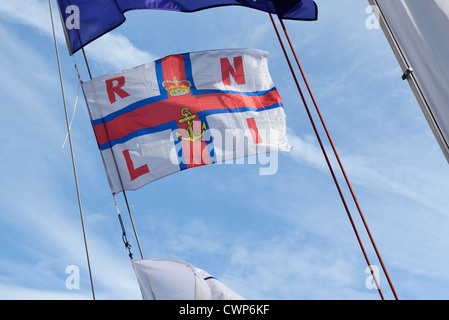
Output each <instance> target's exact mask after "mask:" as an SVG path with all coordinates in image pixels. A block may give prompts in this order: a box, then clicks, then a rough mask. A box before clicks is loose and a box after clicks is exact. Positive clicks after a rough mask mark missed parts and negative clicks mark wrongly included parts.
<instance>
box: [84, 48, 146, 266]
mask: <svg viewBox="0 0 449 320" xmlns="http://www.w3.org/2000/svg"><path fill="white" fill-rule="evenodd" d="M81 50H82V53H83V57H84V61H85V62H86V67H87V71H88V73H89V78H90V80H92V79H93V78H92V73H91V71H90V67H89V62H88V61H87V56H86V52H85V51H84V47H83V48H81ZM106 134H108V133H107V132H106ZM111 153H112V157H113V159H114V163H115V165H116V167H117V168H118V166H117V161H116V159H115V155H114V152H113V151H112V150H111ZM117 174H118V175H119V179H120V184H121V186H122V192H123V198H124V200H125V204H126V207H127V209H128V213H129V218H130V220H131V224H132V227H133V231H134V236H135V238H136V242H137V246H138V247H139V252H140V256H141V258H142V259H143V258H144V257H143V252H142V247H141V245H140V241H139V236H138V235H137V229H136V226H135V224H134V219H133V216H132V214H131V208H130V205H129V202H128V197H127V196H126V192H125V188H124V187H123V183H122V178H121V176H120V172H119V171H118V169H117ZM112 196H113V197H114V202H115V206H116V209H117V214H118V217H119V221H120V225H121V227H122V231H123V233H124V235H126V233H125V231H124V227H123V221H122V218H121V215H120V212H119V210H118V206H117V200H116V198H115V194H113V195H112ZM124 243H125V247H126V248H127V249H128V250H129V248H130V245H129V242H128V241H127V240H126V241H125V239H124ZM130 257H132V254H131V252H130ZM131 260H132V258H131Z"/></svg>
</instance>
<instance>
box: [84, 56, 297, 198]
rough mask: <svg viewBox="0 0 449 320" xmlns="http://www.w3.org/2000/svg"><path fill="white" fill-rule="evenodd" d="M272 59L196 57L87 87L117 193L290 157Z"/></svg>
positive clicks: (166, 61) (176, 59)
mask: <svg viewBox="0 0 449 320" xmlns="http://www.w3.org/2000/svg"><path fill="white" fill-rule="evenodd" d="M267 56H268V53H267V52H265V51H260V50H255V49H244V50H243V49H228V50H212V51H201V52H192V53H185V54H178V55H171V56H167V57H165V58H162V59H159V60H156V61H154V62H151V63H147V64H144V65H141V66H138V67H135V68H133V69H128V70H124V71H121V72H117V73H112V74H108V75H104V76H100V77H97V78H95V79H93V80H91V81H88V82H84V83H83V84H82V87H83V91H84V95H85V98H86V102H87V106H88V109H89V113H90V116H91V120H92V126H93V129H94V132H95V137H96V139H97V143H98V146H99V148H100V152H101V155H102V158H103V163H104V166H105V169H106V173H107V176H108V180H109V184H110V187H111V190H112V192H113V193H114V194H115V193H118V192H120V191H122V190H136V189H138V188H140V187H142V186H143V185H145V184H147V183H149V182H152V181H154V180H157V179H159V178H162V177H164V176H167V175H169V174H172V173H175V172H178V171H181V170H184V169H188V168H192V167H196V166H202V165H206V164H212V163H220V162H223V161H227V160H231V159H236V158H240V157H247V156H251V155H258V154H264V153H270V152H278V151H289V150H290V148H291V147H290V146H289V144H288V141H287V137H286V123H285V114H284V109H283V105H282V100H281V98H280V96H279V93H278V91H277V90H276V88H275V86H274V84H273V81H272V79H271V76H270V74H269V71H268V63H267Z"/></svg>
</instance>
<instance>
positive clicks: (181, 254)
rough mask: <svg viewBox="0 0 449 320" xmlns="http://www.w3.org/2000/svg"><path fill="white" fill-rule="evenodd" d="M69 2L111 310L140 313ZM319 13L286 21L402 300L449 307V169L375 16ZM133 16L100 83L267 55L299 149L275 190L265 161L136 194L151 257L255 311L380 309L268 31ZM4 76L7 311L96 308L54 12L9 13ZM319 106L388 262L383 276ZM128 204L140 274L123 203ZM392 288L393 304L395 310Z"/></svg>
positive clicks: (279, 173)
mask: <svg viewBox="0 0 449 320" xmlns="http://www.w3.org/2000/svg"><path fill="white" fill-rule="evenodd" d="M52 3H53V10H54V14H55V22H56V29H57V39H58V48H59V55H60V59H61V68H62V74H63V81H64V88H65V97H66V100H67V109H68V116H69V118H70V119H71V118H72V115H73V123H72V126H71V134H72V142H73V150H74V158H75V164H76V172H77V179H78V184H79V190H80V199H81V207H82V211H83V219H84V225H85V233H86V239H87V247H88V251H89V262H90V266H91V271H92V283H93V287H94V290H95V297H96V299H97V300H130V299H132V300H134V299H136V300H139V299H141V293H140V289H139V286H138V283H137V279H136V276H135V273H134V270H133V267H132V264H131V261H130V259H129V257H128V251H127V250H126V248H125V246H124V245H123V242H122V237H121V235H122V234H121V228H120V223H119V220H118V218H117V211H116V208H115V204H114V198H113V196H112V194H111V191H110V189H109V185H108V182H107V178H106V174H105V171H104V167H103V164H102V161H101V156H100V153H99V150H98V148H97V145H96V141H95V137H94V135H93V130H92V127H91V125H90V120H89V115H88V113H87V108H86V104H85V101H84V97H83V95H82V92H81V91H80V90H78V89H79V87H78V76H77V73H76V70H75V64H76V65H77V67H78V69H79V72H80V76H81V79H82V80H83V81H87V80H88V74H87V71H86V65H85V62H84V59H83V56H82V55H81V54H79V53H76V54H75V55H74V56H69V54H68V51H67V47H66V44H65V40H64V37H63V34H62V27H61V25H60V20H59V17H58V16H57V15H56V12H55V11H56V6H55V5H56V2H55V1H53V2H52ZM316 3H317V5H318V7H319V19H318V21H315V22H303V21H286V26H287V30H288V32H289V35H290V38H291V40H292V42H293V45H294V47H295V50H296V52H297V54H298V57H299V59H300V61H301V64H302V66H303V68H304V71H305V73H306V75H307V79H308V81H309V84H310V86H311V88H312V91H313V94H314V96H315V98H316V101H317V102H318V105H319V107H320V110H321V113H322V115H323V118H324V120H325V122H326V125H327V128H328V130H329V132H330V134H331V136H332V139H333V142H334V144H335V146H336V148H337V150H338V154H339V155H340V158H341V160H342V163H343V165H344V168H345V170H346V173H347V175H348V177H349V180H350V181H351V184H352V187H353V189H354V192H355V194H356V196H357V199H358V202H359V204H360V207H361V209H362V212H363V214H364V217H365V219H366V221H367V224H368V226H369V228H370V231H371V234H372V236H373V238H374V240H375V243H376V245H377V248H378V250H379V253H380V255H381V257H382V260H383V262H384V264H385V267H386V269H387V272H388V274H389V276H390V279H391V281H392V283H393V285H394V288H395V290H396V293H397V295H398V297H399V299H401V300H416V299H418V300H427V299H447V298H449V294H448V291H447V287H448V286H449V275H448V273H447V270H448V268H449V256H448V254H447V247H448V246H449V235H448V233H447V229H448V227H449V210H448V207H449V197H447V190H449V166H448V162H447V160H446V159H445V157H444V155H443V153H442V151H441V149H440V147H439V146H438V143H437V141H436V140H435V138H434V136H433V134H432V132H431V130H430V127H429V126H428V124H427V122H426V120H425V118H424V115H423V113H422V111H421V109H420V107H419V105H418V103H417V101H416V99H415V97H414V95H413V93H412V91H411V89H410V87H409V85H408V83H407V82H406V81H403V80H402V79H401V76H402V71H401V70H400V68H399V65H398V63H397V61H396V59H395V57H394V55H393V52H392V50H391V48H390V47H389V45H388V43H387V40H386V39H385V37H384V34H383V32H382V31H381V29H379V28H378V27H377V25H376V24H375V23H374V21H373V19H372V12H371V10H370V8H369V6H368V2H367V1H360V0H345V1H332V0H316ZM126 17H127V21H126V22H125V23H124V24H122V25H121V26H120V27H119V28H117V29H115V30H114V31H112V32H110V33H108V34H107V35H105V36H103V37H101V38H100V39H98V40H97V41H95V42H93V43H91V44H89V45H88V46H87V47H86V56H87V59H88V63H89V65H90V68H91V71H92V73H93V75H94V76H100V75H103V74H107V73H111V72H115V71H120V70H124V69H127V68H132V67H135V66H138V65H141V64H143V63H147V62H150V61H153V60H155V59H159V58H162V57H164V56H167V55H170V54H177V53H184V52H192V51H201V50H209V49H226V48H255V49H261V50H266V51H268V52H270V55H269V60H268V63H269V69H270V73H271V76H272V78H273V81H274V83H275V85H276V87H277V89H278V91H279V93H280V95H281V97H282V99H283V102H284V108H285V113H286V115H287V127H288V138H289V142H290V144H291V145H292V146H293V149H292V151H290V152H281V153H279V154H276V157H273V159H277V161H276V166H277V167H276V171H275V173H274V174H272V175H262V174H260V172H261V171H260V169H261V168H263V167H264V164H263V163H261V160H260V161H259V159H257V160H258V161H253V162H256V163H253V162H250V161H249V159H248V161H246V162H245V163H243V164H237V163H234V164H229V163H226V164H214V165H210V166H204V167H199V168H194V169H189V170H184V171H182V172H180V173H176V174H173V175H171V176H168V177H165V178H163V179H160V180H158V181H155V182H153V183H150V184H148V185H146V186H144V187H143V188H141V189H139V190H136V191H131V192H127V194H126V195H127V198H128V201H129V204H130V208H131V212H132V216H133V219H134V223H135V226H136V230H137V233H138V237H139V240H140V244H141V248H142V252H143V256H144V258H160V259H165V258H167V259H179V260H184V261H187V262H189V263H191V264H193V265H194V266H196V267H198V268H201V269H204V270H206V271H207V272H209V273H210V274H212V275H214V276H215V277H216V278H218V279H219V280H221V281H222V282H223V283H224V284H226V285H227V286H229V287H230V288H232V289H233V290H234V291H236V292H237V293H238V294H240V295H241V296H243V297H244V298H246V299H252V300H253V299H264V300H316V299H325V300H379V299H380V297H379V293H378V291H377V290H376V289H373V287H372V279H370V275H369V273H368V272H367V263H366V261H365V259H364V257H363V254H362V251H361V249H360V246H359V244H358V242H357V239H356V236H355V233H354V230H353V229H352V227H351V224H350V220H349V218H348V216H347V213H346V211H345V209H344V206H343V204H342V201H341V199H340V197H339V195H338V192H337V188H336V186H335V184H334V182H333V180H332V177H331V174H330V172H329V169H328V168H327V166H326V163H325V161H324V157H323V154H322V153H321V150H320V148H319V145H318V142H317V138H316V136H315V134H314V131H313V129H312V126H311V123H310V121H309V119H308V117H307V113H306V111H305V108H304V105H303V104H302V101H301V99H300V96H299V94H298V91H297V89H296V87H295V85H294V83H293V81H292V75H291V73H290V70H289V68H288V65H287V63H286V60H285V58H284V56H283V53H282V50H281V47H280V45H279V43H278V41H277V38H276V34H275V32H274V30H273V27H272V25H271V21H270V19H269V17H268V15H267V14H266V13H264V12H260V11H256V10H251V9H249V8H244V7H222V8H216V9H209V10H205V11H201V12H196V13H176V12H164V11H151V10H140V11H133V12H128V13H126ZM0 61H1V63H0V74H1V77H0V97H1V98H0V152H1V155H2V157H1V163H2V165H1V166H0V181H1V184H0V203H1V214H0V225H1V229H2V232H1V234H0V246H1V249H0V299H3V300H8V299H9V300H16V299H29V300H39V299H50V300H64V299H71V300H72V299H86V300H89V299H92V289H91V282H90V277H89V272H88V266H87V257H86V251H85V247H84V240H83V229H82V224H81V219H80V210H79V206H78V200H77V193H76V188H75V179H74V171H73V166H72V158H71V154H70V148H69V145H68V142H66V143H65V139H66V134H67V128H66V120H65V114H64V106H63V101H62V95H61V88H60V84H59V75H58V66H57V60H56V54H55V47H54V42H53V35H52V31H51V20H50V15H49V8H48V2H47V1H44V0H26V1H25V0H2V1H1V2H0ZM298 75H299V74H298ZM300 84H301V87H302V88H303V90H304V91H305V86H304V83H303V82H302V81H301V82H300ZM76 101H77V103H76V104H75V102H76ZM307 102H308V104H309V107H310V108H311V110H312V114H313V115H314V119H315V121H316V123H317V125H318V127H319V128H320V129H319V130H320V135H321V138H322V139H323V141H324V143H325V145H326V150H327V152H328V155H329V157H330V158H331V160H332V163H333V165H334V169H335V172H336V173H337V177H338V180H339V183H340V186H341V188H342V190H343V192H344V195H345V197H346V201H347V203H348V206H349V209H350V211H351V214H352V217H353V219H354V222H355V225H356V227H357V231H358V232H359V234H360V236H361V240H362V243H363V245H364V248H365V250H366V251H367V254H368V256H369V259H370V262H371V264H372V265H374V268H376V267H377V268H378V269H380V264H379V262H378V260H377V258H376V255H375V252H374V251H373V249H372V246H371V244H370V241H369V239H368V237H367V235H366V232H365V230H364V227H363V225H362V223H361V221H360V217H359V216H358V213H357V211H356V208H355V206H354V204H353V202H352V200H351V197H350V194H349V192H348V190H347V188H346V186H345V183H344V180H343V179H342V175H341V173H340V172H339V170H338V166H336V162H335V159H334V158H333V156H332V150H331V149H330V147H329V142H328V141H327V139H326V138H325V135H324V132H323V130H322V129H321V127H320V126H319V124H318V123H319V122H318V118H317V117H316V113H315V112H314V109H313V105H312V103H311V100H310V99H309V98H307ZM75 105H76V109H75ZM273 161H274V160H273ZM116 198H117V201H118V207H119V210H120V213H121V215H122V217H123V221H124V224H125V229H126V232H127V236H128V240H129V241H130V244H131V245H132V247H131V251H132V253H133V255H134V258H135V259H140V258H141V256H140V253H139V249H138V245H137V242H136V239H135V237H134V234H133V229H132V226H131V222H130V219H129V215H128V212H127V209H126V205H125V203H124V199H123V196H122V194H119V195H117V196H116ZM74 270H75V271H74ZM76 271H79V277H76V279H75V278H74V276H77V275H78V273H76ZM379 272H380V279H379V281H380V287H381V290H382V292H383V294H384V296H385V299H394V297H393V295H392V293H391V290H390V287H389V285H388V283H387V280H386V279H385V276H384V275H382V270H381V269H380V271H379ZM78 280H79V286H78V285H77V281H78Z"/></svg>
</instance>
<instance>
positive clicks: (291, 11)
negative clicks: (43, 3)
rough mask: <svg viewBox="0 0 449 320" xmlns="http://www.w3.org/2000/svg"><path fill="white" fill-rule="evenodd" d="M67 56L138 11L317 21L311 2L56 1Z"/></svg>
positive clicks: (307, 0)
mask: <svg viewBox="0 0 449 320" xmlns="http://www.w3.org/2000/svg"><path fill="white" fill-rule="evenodd" d="M58 5H59V10H60V13H61V17H62V21H63V23H64V30H65V35H66V39H67V45H68V47H69V51H70V55H72V54H73V53H75V52H76V51H78V50H80V49H81V48H82V47H84V46H85V45H87V44H88V43H90V42H92V41H94V40H95V39H97V38H98V37H100V36H102V35H103V34H105V33H107V32H109V31H111V30H113V29H114V28H116V27H118V26H119V25H121V24H122V23H123V22H125V20H126V18H125V16H124V13H125V12H126V11H130V10H137V9H153V10H169V11H179V12H194V11H199V10H204V9H208V8H213V7H220V6H230V5H236V6H244V7H248V8H252V9H257V10H261V11H265V12H271V13H276V14H278V16H279V17H280V18H282V19H289V20H308V21H313V20H317V15H318V10H317V6H316V4H315V2H314V1H313V0H271V1H270V0H58Z"/></svg>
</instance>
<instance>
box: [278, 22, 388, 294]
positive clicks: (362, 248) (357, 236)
mask: <svg viewBox="0 0 449 320" xmlns="http://www.w3.org/2000/svg"><path fill="white" fill-rule="evenodd" d="M269 16H270V19H271V22H272V24H273V27H274V30H275V32H276V35H277V37H278V40H279V43H280V45H281V47H282V51H283V52H284V55H285V58H286V60H287V63H288V65H289V68H290V71H291V73H292V76H293V78H294V80H295V83H296V87H297V88H298V92H299V94H300V96H301V99H302V102H303V104H304V107H305V109H306V112H307V115H308V117H309V120H310V122H311V124H312V127H313V130H314V132H315V135H316V137H317V139H318V142H319V144H320V148H321V151H322V152H323V155H324V158H325V160H326V163H327V165H328V167H329V170H330V172H331V175H332V178H333V180H334V183H335V186H336V187H337V190H338V193H339V195H340V198H341V201H342V203H343V205H344V207H345V210H346V213H347V215H348V218H349V220H350V223H351V226H352V228H353V230H354V233H355V235H356V238H357V241H358V243H359V246H360V249H361V250H362V253H363V256H364V258H365V260H366V263H367V264H368V267H369V269H370V271H371V274H372V277H373V280H374V282H375V284H376V288H377V290H378V292H379V295H380V297H381V298H382V300H384V299H385V298H384V295H383V293H382V290H381V289H380V286H379V283H378V280H377V278H376V276H375V274H374V271H373V269H372V268H371V263H370V261H369V258H368V255H367V254H366V251H365V248H364V246H363V243H362V240H361V238H360V236H359V233H358V231H357V227H356V226H355V224H354V220H353V218H352V216H351V213H350V211H349V208H348V205H347V204H346V200H345V198H344V196H343V193H342V191H341V188H340V185H339V183H338V181H337V178H336V176H335V173H334V170H333V168H332V165H331V163H330V161H329V158H328V156H327V153H326V150H325V148H324V145H323V142H322V141H321V138H320V135H319V133H318V130H317V128H316V125H315V122H314V121H313V118H312V115H311V113H310V110H309V107H308V104H307V102H306V100H305V98H304V94H303V92H302V90H301V87H300V86H299V82H298V79H297V78H296V74H295V72H294V70H293V67H292V65H291V62H290V59H289V57H288V54H287V52H286V50H285V46H284V44H283V42H282V39H281V36H280V34H279V31H278V28H277V27H276V24H275V22H274V20H273V16H272V14H271V13H269ZM279 20H280V21H281V22H282V20H281V19H279Z"/></svg>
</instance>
